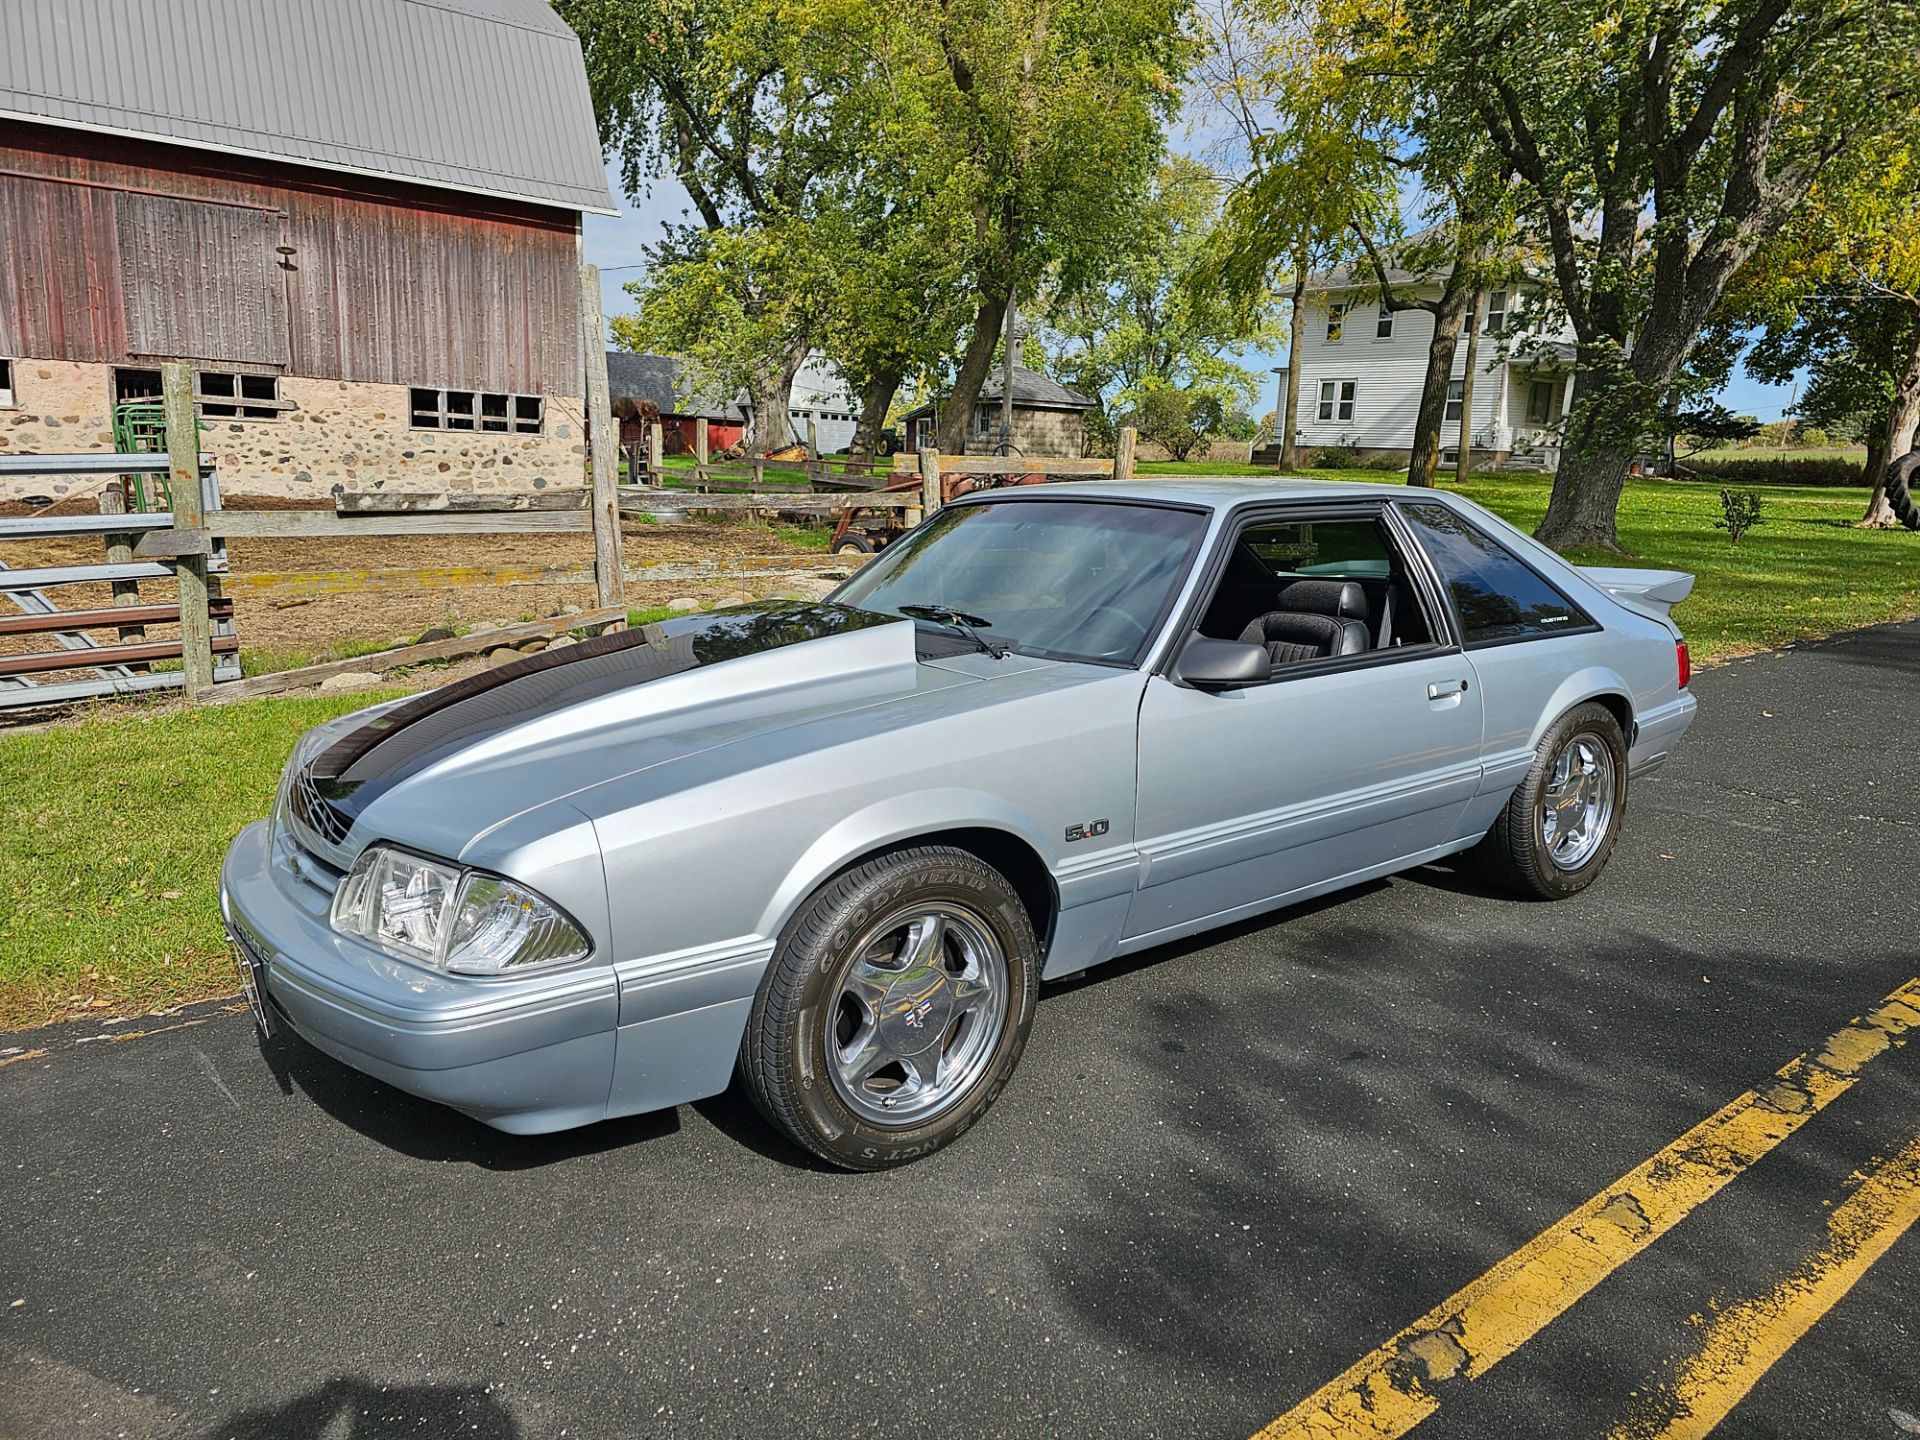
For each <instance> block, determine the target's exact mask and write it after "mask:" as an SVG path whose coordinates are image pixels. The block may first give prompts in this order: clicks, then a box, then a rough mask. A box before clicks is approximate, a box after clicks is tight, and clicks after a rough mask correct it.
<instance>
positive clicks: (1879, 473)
mask: <svg viewBox="0 0 1920 1440" xmlns="http://www.w3.org/2000/svg"><path fill="white" fill-rule="evenodd" d="M1916 319H1920V317H1916ZM1916 430H1920V324H1916V325H1915V326H1914V330H1913V340H1912V342H1911V343H1910V344H1909V345H1908V347H1907V362H1906V364H1905V365H1904V366H1903V367H1902V368H1901V371H1900V378H1899V379H1898V380H1897V381H1896V382H1895V383H1894V387H1893V408H1892V410H1891V411H1890V412H1889V413H1888V415H1887V428H1886V429H1885V430H1884V431H1882V432H1881V434H1880V436H1879V437H1878V439H1877V440H1876V441H1875V442H1874V443H1872V444H1870V445H1869V446H1868V447H1867V480H1868V482H1869V483H1870V484H1871V485H1872V486H1873V496H1872V498H1871V499H1869V500H1868V501H1867V513H1866V515H1865V516H1864V517H1863V518H1862V519H1861V521H1860V523H1861V524H1862V525H1863V526H1866V527H1867V528H1869V529H1874V530H1889V529H1892V528H1893V527H1894V526H1896V525H1898V524H1899V523H1900V520H1899V517H1897V516H1896V515H1895V514H1894V513H1893V507H1892V506H1891V505H1889V504H1888V503H1887V466H1889V465H1891V464H1892V463H1893V462H1894V461H1896V460H1898V459H1899V458H1900V457H1901V456H1903V455H1905V454H1906V453H1907V452H1908V451H1909V450H1911V449H1913V441H1914V433H1915V431H1916ZM1876 450H1877V451H1878V452H1879V455H1878V459H1877V463H1876V457H1875V454H1874V452H1875V451H1876Z"/></svg>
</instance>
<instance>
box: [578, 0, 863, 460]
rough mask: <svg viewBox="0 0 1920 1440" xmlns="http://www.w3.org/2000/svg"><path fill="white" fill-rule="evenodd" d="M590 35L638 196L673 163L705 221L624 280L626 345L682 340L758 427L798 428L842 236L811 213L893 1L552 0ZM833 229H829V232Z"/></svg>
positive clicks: (844, 149)
mask: <svg viewBox="0 0 1920 1440" xmlns="http://www.w3.org/2000/svg"><path fill="white" fill-rule="evenodd" d="M555 4H556V8H557V9H558V11H559V12H560V14H561V15H562V16H563V17H564V18H565V19H566V21H567V22H568V23H569V24H570V25H571V26H572V27H573V28H574V30H575V31H576V32H577V33H578V34H579V36H580V39H581V45H582V49H583V51H584V53H585V56H586V62H587V77H588V81H589V84H590V86H591V89H592V92H593V99H594V108H595V111H596V113H597V114H598V117H599V121H600V136H601V143H602V144H603V145H604V146H605V147H606V149H607V151H608V152H609V153H610V154H612V155H613V156H615V157H617V159H618V161H619V164H620V173H621V178H622V181H623V183H624V185H625V187H626V189H627V191H628V193H630V194H636V195H640V194H646V193H647V192H648V190H649V187H650V186H651V184H652V179H653V177H654V176H656V175H660V174H671V175H672V176H673V177H674V178H675V179H676V180H678V181H679V183H680V184H681V186H683V187H684V188H685V190H686V192H687V195H688V196H689V197H690V199H691V200H692V202H693V207H694V211H695V213H696V216H697V223H690V224H684V225H674V226H671V227H669V230H668V234H667V237H666V239H665V240H664V241H663V242H662V243H661V244H660V245H658V246H656V247H654V249H653V251H652V253H651V254H650V256H649V260H650V262H651V268H650V273H649V275H648V276H647V278H646V279H645V280H642V281H640V282H637V283H636V284H634V285H630V286H629V287H628V289H629V290H630V291H631V292H632V293H633V294H634V295H635V296H636V298H637V299H638V300H639V301H640V302H641V309H640V315H639V317H638V319H637V321H634V322H632V323H629V324H627V325H626V326H624V327H620V328H617V329H616V331H615V333H616V335H617V336H618V337H619V338H621V339H622V341H623V343H637V344H640V345H646V346H657V347H661V348H671V349H674V350H677V351H680V352H682V353H685V354H686V355H687V357H688V358H689V360H691V361H692V362H693V364H694V366H695V368H696V369H697V370H699V371H701V372H703V373H705V374H706V375H707V376H708V377H710V378H711V379H713V380H714V381H717V382H719V383H722V384H728V383H730V382H732V381H735V380H738V381H740V382H743V383H744V384H745V385H746V386H747V388H748V390H749V391H750V392H751V394H752V396H753V400H754V409H755V415H756V420H757V422H758V424H759V427H760V438H761V440H762V441H763V442H764V443H766V444H768V445H770V446H777V445H781V444H785V443H787V442H788V441H790V440H791V438H792V430H791V426H790V425H789V422H788V410H789V408H790V401H791V394H792V388H793V377H794V375H795V374H796V373H797V372H798V370H799V368H800V366H801V364H802V363H803V362H804V360H805V359H806V354H807V350H808V347H809V343H810V337H811V336H812V334H813V333H814V331H816V330H817V329H818V328H819V326H820V324H821V313H820V312H821V303H822V296H823V294H832V293H835V287H832V286H828V287H826V288H825V289H824V290H823V288H822V286H821V283H820V280H821V276H822V274H823V272H825V271H827V270H829V269H830V267H831V261H832V260H833V259H834V258H835V252H834V251H833V250H832V249H831V248H829V247H827V246H823V245H821V244H820V243H819V242H818V232H816V230H815V228H814V226H813V223H812V222H813V221H814V219H815V217H816V216H817V214H818V212H819V208H820V204H821V201H822V199H823V195H827V194H830V193H832V192H831V191H830V188H829V187H830V182H832V181H833V180H834V179H836V178H838V177H841V176H843V175H845V174H846V172H847V171H848V170H849V169H850V168H852V167H853V166H854V164H855V161H856V157H857V155H858V154H859V152H860V149H861V147H862V146H863V145H866V144H867V143H869V142H870V139H871V132H870V130H869V128H868V127H867V126H866V125H864V124H862V123H861V121H862V119H863V117H866V116H870V115H871V114H872V110H871V107H870V106H868V105H865V104H863V103H861V102H862V101H863V100H864V99H865V95H866V91H867V89H868V87H869V86H870V85H871V83H872V81H873V78H874V71H873V67H870V66H868V65H866V64H864V63H862V62H863V59H864V57H865V56H866V55H867V54H868V53H870V51H871V49H872V42H873V40H874V37H875V34H876V25H878V24H880V23H882V21H883V19H884V17H883V16H882V15H880V13H879V12H875V11H871V10H869V9H868V8H867V7H864V6H860V5H856V4H852V3H848V0H821V3H817V4H814V5H811V6H792V5H784V4H779V3H776V0H555ZM830 232H831V227H829V233H830Z"/></svg>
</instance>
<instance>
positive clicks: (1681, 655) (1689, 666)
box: [1673, 640, 1693, 690]
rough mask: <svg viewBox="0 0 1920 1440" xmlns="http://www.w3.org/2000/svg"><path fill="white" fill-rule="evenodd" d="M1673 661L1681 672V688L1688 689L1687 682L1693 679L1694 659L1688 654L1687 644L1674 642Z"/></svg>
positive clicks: (1681, 641) (1678, 641) (1680, 641)
mask: <svg viewBox="0 0 1920 1440" xmlns="http://www.w3.org/2000/svg"><path fill="white" fill-rule="evenodd" d="M1673 660H1674V664H1675V665H1676V666H1677V667H1678V668H1679V671H1680V688H1681V689H1682V690H1684V689H1686V688H1687V682H1688V681H1689V680H1691V679H1692V678H1693V657H1692V656H1691V655H1689V654H1688V653H1687V642H1686V641H1684V640H1676V641H1674V642H1673Z"/></svg>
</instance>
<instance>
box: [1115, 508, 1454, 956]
mask: <svg viewBox="0 0 1920 1440" xmlns="http://www.w3.org/2000/svg"><path fill="white" fill-rule="evenodd" d="M1232 545H1233V547H1234V548H1233V549H1232V550H1231V551H1229V552H1228V553H1227V555H1226V557H1225V561H1224V563H1222V564H1221V565H1220V566H1218V567H1217V570H1218V576H1217V579H1216V582H1215V586H1214V589H1213V591H1212V593H1211V595H1210V598H1209V601H1208V603H1207V605H1206V606H1205V607H1204V608H1203V610H1202V611H1201V612H1200V615H1199V618H1198V620H1197V621H1195V622H1193V624H1191V625H1190V626H1189V629H1194V628H1197V629H1198V630H1199V631H1200V633H1202V634H1208V635H1212V636H1214V637H1215V638H1218V639H1238V638H1240V636H1241V635H1242V634H1246V633H1250V632H1251V631H1255V630H1257V628H1258V626H1257V622H1259V621H1260V620H1262V618H1263V617H1262V616H1260V615H1253V614H1250V613H1249V612H1251V611H1252V610H1254V609H1255V608H1256V607H1260V606H1269V605H1281V604H1282V599H1283V597H1286V596H1288V595H1290V594H1291V595H1294V596H1299V595H1302V594H1305V595H1307V596H1313V597H1322V596H1325V595H1326V594H1328V593H1329V592H1328V590H1327V587H1326V586H1325V585H1319V586H1317V587H1316V586H1309V587H1305V589H1304V590H1302V589H1301V588H1300V587H1294V582H1295V581H1298V580H1312V581H1321V582H1324V581H1328V580H1333V581H1338V582H1340V585H1339V586H1338V587H1336V588H1337V589H1339V590H1341V591H1342V592H1343V593H1344V594H1346V595H1349V596H1350V595H1351V594H1352V593H1353V590H1355V589H1357V590H1359V591H1360V592H1362V593H1364V594H1365V595H1366V596H1367V597H1368V600H1367V604H1366V606H1365V607H1364V608H1365V610H1366V612H1367V613H1366V615H1365V616H1364V619H1363V623H1365V624H1366V626H1367V627H1368V632H1369V633H1368V643H1367V646H1366V648H1365V649H1364V650H1362V651H1360V652H1359V653H1349V654H1344V655H1326V656H1314V655H1306V656H1297V657H1293V658H1288V659H1287V660H1285V661H1284V662H1281V663H1275V664H1274V665H1273V669H1272V678H1271V679H1270V680H1269V681H1267V682H1266V683H1258V684H1250V685H1245V686H1241V687H1238V688H1235V689H1229V690H1200V689H1195V688H1192V687H1190V686H1187V685H1184V684H1182V683H1180V682H1178V681H1176V680H1174V679H1173V678H1170V676H1169V675H1167V674H1158V675H1155V676H1153V677H1152V679H1150V680H1149V681H1148V683H1147V687H1146V691H1145V694H1144V696H1143V698H1142V701H1141V706H1140V731H1139V735H1140V740H1139V786H1138V803H1137V807H1136V831H1135V833H1136V835H1137V836H1138V837H1139V839H1138V844H1139V847H1140V851H1141V857H1142V865H1141V878H1140V888H1139V890H1138V892H1137V893H1136V895H1135V897H1134V901H1133V906H1132V909H1131V911H1130V913H1129V916H1128V927H1127V929H1128V934H1127V941H1126V944H1127V947H1128V948H1129V949H1131V948H1136V947H1139V946H1145V945H1149V944H1154V943H1157V942H1159V941H1162V940H1170V939H1173V938H1176V937H1177V936H1178V935H1180V934H1185V933H1191V932H1193V931H1195V930H1200V929H1205V928H1209V927H1211V926H1213V925H1217V924H1223V923H1226V922H1227V921H1230V920H1233V919H1235V918H1238V917H1239V916H1242V915H1247V914H1252V913H1255V912H1257V911H1260V910H1263V909H1269V908H1272V907H1273V906H1276V905H1279V904H1283V903H1286V902H1287V901H1290V900H1299V899H1306V898H1308V897H1309V896H1310V895H1312V894H1316V893H1320V892H1322V891H1325V890H1330V889H1334V888H1337V887H1338V886H1340V885H1343V884H1349V883H1353V882H1356V881H1359V880H1363V879H1366V878H1369V877H1370V876H1372V875H1375V874H1381V873H1386V872H1388V871H1391V870H1393V869H1398V868H1403V867H1404V866H1406V865H1409V864H1413V863H1418V861H1419V860H1420V859H1422V858H1427V857H1429V856H1434V855H1437V854H1438V853H1439V852H1440V851H1442V850H1443V849H1445V848H1446V847H1447V846H1448V845H1449V842H1451V841H1453V840H1454V839H1455V838H1456V836H1457V833H1458V830H1459V827H1460V823H1461V821H1462V818H1463V815H1464V812H1465V810H1466V806H1467V803H1468V801H1469V800H1470V799H1471V797H1472V796H1473V794H1474V792H1475V790H1476V789H1477V788H1478V785H1479V779H1480V745H1481V728H1482V710H1481V701H1480V692H1479V684H1478V681H1477V679H1476V678H1475V676H1474V673H1473V670H1472V668H1471V667H1470V666H1469V664H1468V662H1467V658H1466V656H1465V654H1464V653H1463V652H1462V651H1461V649H1460V648H1459V646H1458V644H1457V643H1455V637H1454V636H1453V634H1452V632H1451V622H1450V620H1449V619H1448V617H1447V615H1446V612H1445V610H1444V609H1443V607H1441V606H1440V605H1439V604H1438V602H1437V598H1436V596H1435V594H1434V592H1433V590H1432V587H1431V585H1430V583H1429V582H1428V581H1427V580H1426V578H1425V576H1424V572H1423V571H1419V570H1416V569H1415V568H1414V567H1413V566H1412V565H1410V564H1409V563H1408V558H1407V557H1408V555H1409V554H1410V553H1411V551H1410V549H1409V547H1408V546H1406V545H1405V544H1404V543H1403V542H1402V541H1401V539H1400V538H1399V537H1398V535H1397V532H1396V531H1395V530H1394V528H1393V526H1392V525H1391V524H1390V523H1389V521H1388V519H1387V517H1386V515H1385V514H1384V513H1383V511H1382V509H1381V507H1379V506H1377V505H1375V506H1367V507H1321V508H1319V509H1317V510H1315V511H1312V512H1307V513H1302V512H1300V511H1298V510H1288V511H1279V512H1274V513H1271V514H1267V515H1263V516H1259V517H1255V518H1253V519H1250V520H1248V521H1247V522H1245V523H1244V524H1243V525H1242V526H1241V528H1240V529H1239V531H1238V532H1237V533H1236V535H1235V537H1234V540H1233V542H1232ZM1348 586H1351V587H1353V588H1352V589H1348V588H1347V587H1348ZM1290 587H1292V588H1291V589H1290ZM1295 603H1299V602H1297V601H1296V602H1295ZM1349 604H1352V602H1349ZM1352 608H1355V609H1357V608H1360V607H1359V606H1358V605H1357V604H1352ZM1268 613H1272V612H1268ZM1343 613H1345V612H1343ZM1307 628H1308V629H1309V630H1310V629H1311V627H1307ZM1286 653H1288V654H1289V655H1290V656H1291V655H1292V652H1291V651H1288V652H1286Z"/></svg>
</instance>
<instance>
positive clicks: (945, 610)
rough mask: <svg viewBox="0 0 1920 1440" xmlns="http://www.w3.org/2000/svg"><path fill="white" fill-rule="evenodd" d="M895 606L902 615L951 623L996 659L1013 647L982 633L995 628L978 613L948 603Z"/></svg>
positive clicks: (1002, 658)
mask: <svg viewBox="0 0 1920 1440" xmlns="http://www.w3.org/2000/svg"><path fill="white" fill-rule="evenodd" d="M893 608H894V609H896V610H898V611H899V612H900V613H901V614H902V615H911V616H913V618H914V619H916V620H931V621H933V622H934V623H935V624H937V625H951V626H952V627H953V628H954V629H955V630H958V631H959V632H960V633H961V634H962V635H964V636H966V637H967V639H969V640H971V641H973V643H974V644H976V645H978V646H979V647H980V648H981V649H982V650H984V651H986V652H987V654H989V655H991V656H992V657H993V658H994V659H996V660H1004V659H1006V658H1007V653H1008V651H1009V649H1010V648H1011V647H1009V646H1006V645H1002V644H1001V643H1000V642H999V641H997V640H989V639H988V638H987V637H986V636H984V635H982V634H981V633H980V632H981V631H982V630H990V629H992V628H993V622H992V621H991V620H983V619H981V618H980V617H979V616H978V615H969V614H967V612H966V611H964V610H955V609H953V608H951V607H950V606H946V605H896V606H894V607H893Z"/></svg>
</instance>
